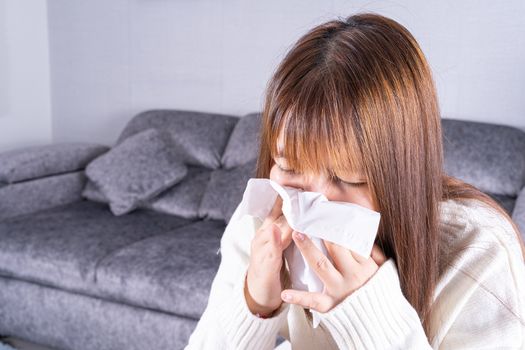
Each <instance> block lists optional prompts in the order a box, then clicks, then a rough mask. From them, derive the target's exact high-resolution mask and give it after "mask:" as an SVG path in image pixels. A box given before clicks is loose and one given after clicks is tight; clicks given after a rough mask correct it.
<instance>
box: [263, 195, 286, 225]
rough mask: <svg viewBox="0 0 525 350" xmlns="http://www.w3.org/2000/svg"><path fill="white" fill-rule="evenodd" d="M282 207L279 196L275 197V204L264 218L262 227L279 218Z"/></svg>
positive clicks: (281, 200)
mask: <svg viewBox="0 0 525 350" xmlns="http://www.w3.org/2000/svg"><path fill="white" fill-rule="evenodd" d="M282 207H283V199H282V198H281V196H279V195H278V196H277V198H276V199H275V203H274V204H273V207H272V209H271V210H270V213H269V214H268V215H267V216H266V218H265V219H264V222H263V225H262V226H266V225H269V224H270V223H272V222H274V221H275V220H276V219H277V218H278V217H279V216H281V214H282Z"/></svg>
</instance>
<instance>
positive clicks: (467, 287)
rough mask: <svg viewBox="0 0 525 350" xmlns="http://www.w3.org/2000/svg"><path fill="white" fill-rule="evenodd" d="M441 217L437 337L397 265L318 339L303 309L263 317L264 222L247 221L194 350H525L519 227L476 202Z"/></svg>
mask: <svg viewBox="0 0 525 350" xmlns="http://www.w3.org/2000/svg"><path fill="white" fill-rule="evenodd" d="M440 210H441V221H440V232H441V236H440V239H441V242H440V243H441V247H440V261H439V268H440V280H439V282H438V285H437V287H436V289H435V291H434V301H433V304H432V308H431V317H430V329H431V331H430V334H429V335H428V337H427V335H426V334H425V332H424V330H423V327H422V324H421V320H420V319H419V317H418V314H417V312H416V311H415V309H414V308H413V307H412V305H411V304H410V303H409V302H408V300H407V299H406V298H405V296H404V295H403V293H402V290H401V287H400V282H399V275H398V271H397V267H396V264H395V262H394V260H392V259H389V260H387V261H386V262H385V263H384V264H383V265H381V266H380V268H379V269H378V271H377V272H376V273H375V274H374V275H373V276H372V277H371V278H370V279H369V280H368V281H367V282H366V283H365V284H364V285H363V286H361V287H360V288H359V289H357V290H356V291H354V292H353V293H352V294H350V295H349V296H347V297H346V298H345V299H344V300H342V301H341V302H340V303H339V304H337V305H336V306H335V307H333V308H332V309H331V310H329V311H328V312H326V313H322V314H321V317H322V318H321V323H320V325H319V326H318V327H317V328H315V329H314V328H313V327H312V321H311V317H309V311H308V310H306V309H303V308H302V307H301V306H299V305H293V304H286V303H283V304H282V305H281V307H280V308H279V309H278V310H277V312H276V313H275V314H274V315H273V317H271V318H268V319H261V318H258V317H256V316H254V315H253V314H252V313H251V312H250V310H249V309H248V306H247V304H246V300H245V298H244V294H243V288H244V279H245V277H246V271H247V267H248V264H249V254H250V245H251V241H252V239H253V237H254V234H255V232H256V230H257V229H258V227H259V226H260V220H259V219H256V218H252V217H249V216H244V217H243V218H240V219H238V220H236V221H234V222H230V223H229V224H228V226H227V227H226V230H225V232H224V235H223V237H222V239H221V253H222V260H221V265H220V267H219V270H218V272H217V275H216V276H215V279H214V281H213V284H212V288H211V292H210V297H209V301H208V306H207V308H206V310H205V311H204V314H203V316H202V317H201V319H200V321H199V323H198V324H197V327H196V328H195V330H194V331H193V334H192V335H191V337H190V339H189V343H188V345H187V346H186V349H273V348H274V347H275V341H276V337H277V334H280V335H281V336H283V337H284V338H286V339H287V340H288V341H290V342H291V343H292V346H293V348H294V349H295V348H297V349H306V350H308V349H312V350H313V349H323V350H330V349H438V348H442V349H445V348H446V349H465V348H506V349H510V348H512V349H525V317H524V315H525V311H524V308H525V265H524V262H523V257H522V256H521V250H520V246H519V241H518V239H517V236H516V235H515V233H514V232H513V231H512V226H511V225H510V223H508V222H507V221H506V220H505V219H504V218H503V217H502V216H501V215H500V214H498V213H496V212H495V211H494V210H493V209H491V208H489V207H487V206H485V205H484V204H482V203H480V202H477V201H474V200H467V201H461V202H460V201H455V200H448V201H445V202H441V206H440ZM429 339H430V341H429Z"/></svg>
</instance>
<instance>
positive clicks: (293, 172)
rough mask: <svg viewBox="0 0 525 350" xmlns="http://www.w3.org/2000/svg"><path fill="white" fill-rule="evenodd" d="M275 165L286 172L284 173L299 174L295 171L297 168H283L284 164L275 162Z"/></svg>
mask: <svg viewBox="0 0 525 350" xmlns="http://www.w3.org/2000/svg"><path fill="white" fill-rule="evenodd" d="M275 165H276V166H277V168H278V169H279V170H280V171H282V172H284V173H287V174H290V175H293V174H297V172H295V170H293V169H286V168H283V167H282V166H280V165H279V164H278V163H275Z"/></svg>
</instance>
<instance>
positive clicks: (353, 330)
mask: <svg viewBox="0 0 525 350" xmlns="http://www.w3.org/2000/svg"><path fill="white" fill-rule="evenodd" d="M320 316H321V322H322V323H323V324H324V325H325V326H326V328H327V329H328V330H329V332H330V334H331V335H332V337H333V338H334V340H335V342H336V343H337V346H338V347H339V349H430V348H431V347H430V344H429V343H428V340H427V337H426V335H425V331H424V330H423V326H422V325H421V321H420V319H419V317H418V314H417V312H416V310H415V309H414V308H413V307H412V305H411V304H410V303H409V302H408V300H406V298H405V297H404V296H403V293H402V291H401V288H400V285H399V277H398V274H397V269H396V266H395V263H394V261H393V260H392V259H389V260H387V261H386V262H385V263H383V265H381V266H380V267H379V269H378V270H377V271H376V273H375V274H374V275H373V276H372V277H371V278H370V279H369V280H368V282H367V283H366V284H365V285H363V286H362V287H361V288H359V289H357V290H356V291H355V292H354V293H352V294H350V295H349V296H347V297H346V298H345V299H344V300H343V301H342V302H340V303H339V304H338V305H336V306H335V307H333V308H332V309H331V310H329V311H328V312H326V313H321V314H320Z"/></svg>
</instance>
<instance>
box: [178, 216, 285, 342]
mask: <svg viewBox="0 0 525 350" xmlns="http://www.w3.org/2000/svg"><path fill="white" fill-rule="evenodd" d="M233 218H235V220H234V219H233ZM233 218H232V221H230V223H229V224H228V225H227V227H226V229H225V231H224V234H223V236H222V238H221V247H220V251H221V263H220V265H219V269H218V271H217V274H216V275H215V278H214V280H213V282H212V286H211V290H210V295H209V299H208V305H207V306H206V309H205V311H204V313H203V315H202V316H201V319H200V320H199V322H198V324H197V326H196V328H195V329H194V331H193V333H192V334H191V336H190V339H189V343H188V345H187V346H186V348H185V349H188V350H190V349H199V350H207V349H210V350H211V349H262V350H264V349H274V347H275V342H276V338H277V334H278V332H279V330H280V328H281V326H282V325H283V323H284V322H286V317H287V312H288V310H289V306H290V305H289V304H287V303H283V304H282V305H281V306H280V307H279V309H278V310H277V311H276V312H275V313H274V315H273V316H272V317H270V318H267V319H262V318H259V317H257V316H255V315H253V314H252V313H251V312H250V310H249V308H248V305H247V303H246V299H245V297H244V285H245V278H246V273H247V269H248V264H249V252H250V246H251V241H252V238H253V237H254V235H255V231H256V229H257V228H258V226H259V225H260V222H259V220H258V219H256V218H253V217H251V216H244V217H242V218H240V219H237V218H236V217H235V216H234V217H233Z"/></svg>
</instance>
